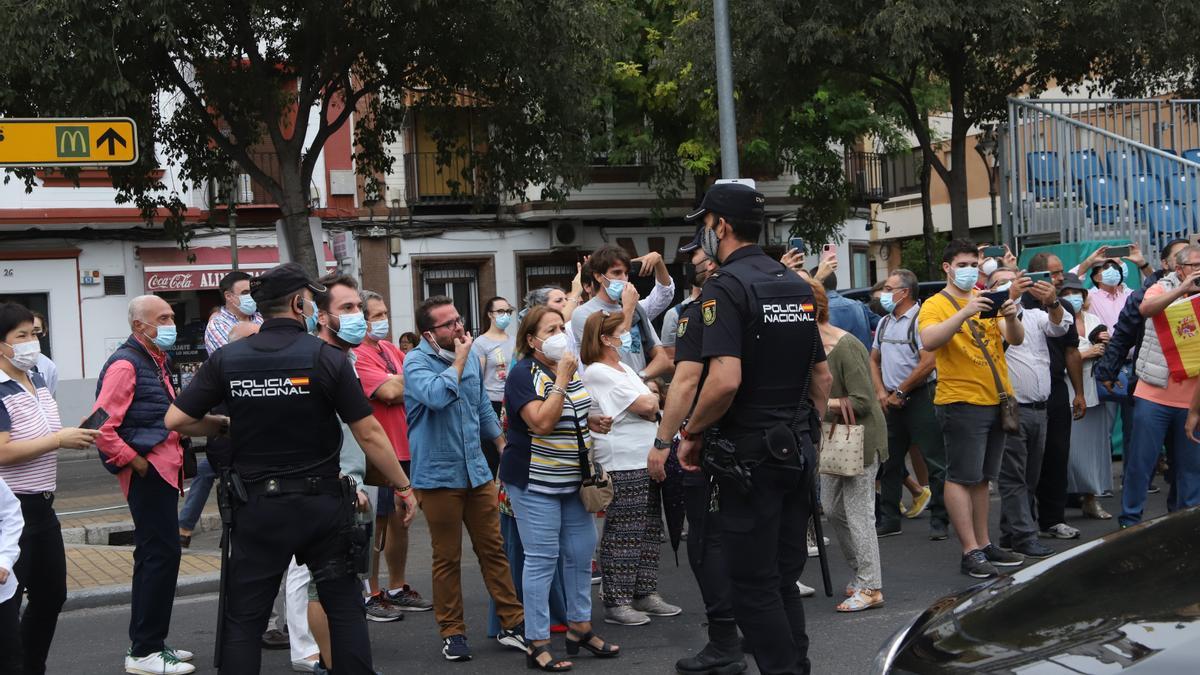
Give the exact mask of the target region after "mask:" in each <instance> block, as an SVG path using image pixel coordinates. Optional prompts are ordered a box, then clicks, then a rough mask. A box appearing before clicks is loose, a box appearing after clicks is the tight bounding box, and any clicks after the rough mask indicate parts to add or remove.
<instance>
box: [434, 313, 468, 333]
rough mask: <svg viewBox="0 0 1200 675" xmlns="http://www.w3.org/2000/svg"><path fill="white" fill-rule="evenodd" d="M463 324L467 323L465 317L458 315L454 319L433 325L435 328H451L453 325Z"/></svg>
mask: <svg viewBox="0 0 1200 675" xmlns="http://www.w3.org/2000/svg"><path fill="white" fill-rule="evenodd" d="M463 325H466V324H465V322H464V321H463V318H462V317H461V316H457V317H454V318H453V319H450V320H449V321H447V322H445V323H439V324H438V325H436V326H434V327H433V330H438V329H439V328H450V327H452V326H463Z"/></svg>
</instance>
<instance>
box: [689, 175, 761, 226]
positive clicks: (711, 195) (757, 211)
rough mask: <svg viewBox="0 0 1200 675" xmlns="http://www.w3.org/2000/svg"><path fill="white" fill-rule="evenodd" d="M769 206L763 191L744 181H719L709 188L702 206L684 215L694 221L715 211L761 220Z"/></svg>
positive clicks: (732, 216)
mask: <svg viewBox="0 0 1200 675" xmlns="http://www.w3.org/2000/svg"><path fill="white" fill-rule="evenodd" d="M766 206H767V198H766V197H764V196H763V193H761V192H759V191H758V190H755V189H754V188H752V187H750V186H749V185H746V184H744V183H717V184H715V185H713V186H712V187H710V188H708V192H705V193H704V199H703V201H701V202H700V208H699V209H697V210H696V211H694V212H692V213H689V214H687V215H686V216H684V217H683V219H684V220H687V221H693V220H697V219H699V218H703V217H704V214H706V213H708V212H709V211H713V212H715V213H718V214H720V215H722V216H725V217H727V218H740V219H746V220H760V219H762V217H763V215H764V209H766Z"/></svg>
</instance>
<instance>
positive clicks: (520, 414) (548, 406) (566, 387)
mask: <svg viewBox="0 0 1200 675" xmlns="http://www.w3.org/2000/svg"><path fill="white" fill-rule="evenodd" d="M563 323H564V322H563V317H562V314H560V313H559V312H558V310H555V309H550V308H549V307H545V306H537V307H533V308H532V309H530V310H529V313H528V314H526V315H525V318H524V319H522V321H521V328H520V330H519V331H518V332H517V339H516V344H517V354H518V356H519V359H520V360H518V361H517V363H516V364H515V365H514V366H513V368H512V369H511V370H510V372H509V375H508V380H507V381H506V382H505V386H504V402H505V407H506V408H507V410H508V437H507V439H508V444H507V445H506V446H505V449H504V454H503V456H502V457H501V459H500V479H501V480H503V481H504V485H505V489H506V491H507V492H508V496H509V500H510V501H511V502H512V507H513V512H514V513H515V514H516V519H517V530H518V531H519V532H520V534H521V541H522V542H523V543H524V545H525V569H524V571H523V572H522V575H521V576H522V582H523V583H522V585H523V595H524V598H523V600H524V604H525V638H526V640H527V641H528V642H529V644H530V655H529V666H530V667H539V668H541V669H542V670H551V671H556V670H567V669H569V668H570V667H571V663H570V662H569V661H559V660H556V659H555V658H554V657H553V656H551V655H550V653H549V651H548V647H549V643H550V608H549V590H550V583H551V581H552V579H553V578H554V570H555V567H556V566H557V564H558V559H559V556H562V558H563V586H564V590H565V592H566V596H567V623H568V626H569V628H570V630H569V631H568V632H567V653H568V654H570V655H574V654H577V653H578V652H579V650H580V649H581V648H582V649H586V650H587V651H589V652H591V653H593V654H595V655H596V656H600V657H612V656H617V655H619V654H620V651H619V649H618V647H617V646H616V645H613V644H609V643H607V642H605V641H604V640H602V639H601V638H599V637H597V636H596V635H594V634H593V633H592V625H591V617H592V594H591V562H592V551H593V550H595V548H596V529H595V526H594V524H593V522H594V521H593V518H592V514H590V513H588V511H587V509H585V508H584V506H583V502H582V501H581V500H580V499H579V484H580V482H581V480H582V472H581V469H580V464H579V459H580V457H579V456H580V445H579V443H580V439H582V440H583V443H584V446H585V447H588V446H590V445H591V435H590V432H589V430H588V410H589V409H590V408H591V405H592V399H591V397H590V396H589V395H588V393H587V390H586V389H584V387H583V382H582V381H581V380H580V379H579V375H578V373H576V371H575V366H576V361H575V355H574V354H573V353H572V352H571V351H570V350H569V349H568V348H567V341H566V333H564V332H563Z"/></svg>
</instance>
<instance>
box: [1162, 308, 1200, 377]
mask: <svg viewBox="0 0 1200 675" xmlns="http://www.w3.org/2000/svg"><path fill="white" fill-rule="evenodd" d="M1154 330H1155V331H1156V332H1157V333H1158V342H1159V344H1161V345H1162V350H1163V355H1164V356H1166V357H1167V366H1168V367H1169V368H1170V369H1171V379H1173V380H1175V381H1176V382H1182V381H1184V380H1186V379H1188V378H1189V377H1196V376H1197V375H1200V295H1192V296H1189V297H1187V298H1184V299H1183V300H1182V301H1180V302H1176V303H1174V304H1172V305H1169V306H1168V307H1167V308H1166V309H1165V310H1163V312H1162V313H1161V314H1159V315H1158V316H1156V317H1154Z"/></svg>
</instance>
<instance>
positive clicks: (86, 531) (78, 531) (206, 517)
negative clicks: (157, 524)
mask: <svg viewBox="0 0 1200 675" xmlns="http://www.w3.org/2000/svg"><path fill="white" fill-rule="evenodd" d="M219 529H221V515H220V514H219V513H204V514H201V515H200V519H199V520H198V521H196V529H195V530H193V533H200V532H211V531H213V530H219ZM114 535H116V538H117V541H114V540H113V539H114ZM122 535H126V536H122ZM62 537H63V543H64V544H89V545H92V546H132V545H133V521H132V520H120V521H116V522H111V523H100V524H98V525H84V526H82V527H64V528H63V530H62Z"/></svg>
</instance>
